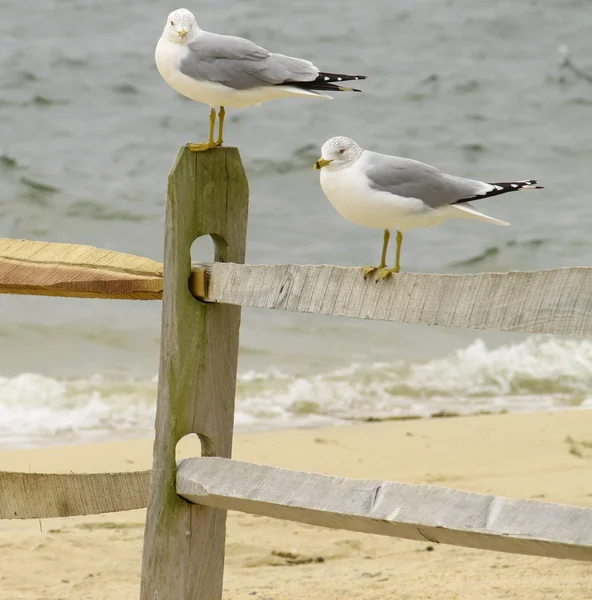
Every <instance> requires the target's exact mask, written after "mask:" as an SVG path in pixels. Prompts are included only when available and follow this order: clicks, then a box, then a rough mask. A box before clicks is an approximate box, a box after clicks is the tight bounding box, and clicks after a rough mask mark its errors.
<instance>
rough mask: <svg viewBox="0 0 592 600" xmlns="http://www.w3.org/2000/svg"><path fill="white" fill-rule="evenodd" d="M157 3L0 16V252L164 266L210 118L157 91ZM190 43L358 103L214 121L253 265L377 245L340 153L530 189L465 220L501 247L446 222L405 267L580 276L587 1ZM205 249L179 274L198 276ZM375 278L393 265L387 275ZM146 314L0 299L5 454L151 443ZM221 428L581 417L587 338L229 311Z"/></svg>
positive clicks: (427, 8)
mask: <svg viewBox="0 0 592 600" xmlns="http://www.w3.org/2000/svg"><path fill="white" fill-rule="evenodd" d="M177 7H178V5H176V4H174V3H172V2H169V1H167V2H164V1H159V2H155V1H149V2H146V1H140V0H130V1H129V2H125V3H122V2H116V1H114V0H102V1H101V2H99V1H98V0H39V1H38V2H36V3H35V5H34V6H33V5H32V6H31V7H28V9H27V11H26V12H24V11H23V10H22V6H21V5H20V4H19V3H16V2H9V1H8V0H4V1H3V0H0V33H1V34H2V35H0V236H4V237H14V238H28V239H39V240H50V241H64V242H76V243H86V244H93V245H97V246H101V247H105V248H112V249H116V250H121V251H124V252H131V253H134V254H138V255H143V256H148V257H150V258H153V259H156V260H161V259H162V245H163V209H164V197H165V186H166V176H167V173H168V170H169V168H170V165H171V163H172V160H173V158H174V155H175V153H176V150H177V148H178V147H179V146H180V145H181V144H183V143H185V142H187V141H200V140H202V139H204V137H205V135H206V125H207V111H208V109H207V107H205V106H201V105H198V104H195V103H192V102H190V101H188V100H186V99H184V98H182V97H181V96H179V95H178V94H176V93H175V92H174V91H173V90H171V89H170V88H168V87H167V86H166V84H165V83H164V82H163V81H162V80H161V78H160V76H159V75H158V73H157V71H156V68H155V66H154V60H153V52H154V46H155V44H156V41H157V39H158V37H159V35H160V32H161V30H162V27H163V25H164V20H165V18H166V15H167V14H168V12H169V11H170V10H172V9H174V8H177ZM187 7H188V8H190V9H192V10H193V11H194V12H195V14H196V16H197V18H198V21H199V22H200V24H201V26H202V27H204V28H206V29H210V30H214V31H218V32H223V33H232V34H236V35H243V36H247V37H250V38H251V39H253V40H254V41H256V42H258V43H260V44H261V45H263V46H265V47H267V48H269V49H270V50H272V51H279V52H283V53H286V54H295V55H297V56H303V57H305V58H310V59H312V60H314V61H315V62H316V63H317V64H318V65H319V66H321V67H322V68H324V69H326V70H334V71H335V70H340V69H342V70H344V71H347V72H356V73H365V74H368V75H369V77H370V78H369V79H368V80H367V81H366V82H362V84H361V86H360V87H363V89H364V93H362V94H341V95H339V96H336V97H335V99H334V100H333V101H331V102H327V101H321V100H305V99H291V100H284V101H278V102H274V103H269V104H266V105H263V106H261V107H259V108H252V109H246V110H244V111H229V112H228V118H227V123H228V125H227V128H226V143H227V144H228V145H237V146H238V147H239V148H240V150H241V155H242V158H243V161H244V163H245V167H246V170H247V174H248V176H249V181H250V190H251V201H250V221H249V238H248V254H247V260H248V261H249V262H251V263H273V262H278V263H283V262H297V263H317V264H318V263H333V264H339V265H344V266H348V265H362V264H368V263H371V262H374V261H375V260H376V259H377V258H378V254H379V252H380V246H381V233H380V232H377V231H373V230H365V229H361V228H357V227H355V226H354V225H351V224H349V223H347V222H345V221H344V220H342V219H341V217H339V215H337V214H336V213H335V212H334V211H333V209H332V207H331V206H330V205H329V203H328V202H327V200H326V199H325V198H324V196H323V195H322V192H321V191H320V188H319V186H318V179H317V178H318V174H316V173H314V172H313V171H312V164H313V162H314V160H316V158H318V156H319V149H320V146H321V145H322V143H323V142H324V141H325V140H326V139H327V138H329V137H331V136H333V135H348V136H350V137H352V138H354V139H355V140H356V141H358V143H360V144H361V145H362V146H365V147H367V148H371V149H374V150H378V151H383V152H388V153H395V154H400V155H403V156H409V157H411V158H416V159H419V160H423V161H426V162H429V163H432V164H434V165H437V166H438V167H440V168H442V169H444V170H448V171H450V172H453V173H455V174H459V175H464V176H467V177H474V178H477V179H484V180H496V179H498V180H499V179H502V180H504V179H506V178H516V179H525V178H538V179H540V180H541V182H542V183H544V185H545V186H546V189H545V190H544V191H541V192H530V193H527V192H524V193H520V194H510V195H508V196H502V197H500V198H494V199H491V200H489V201H487V202H486V203H485V202H484V203H483V204H482V205H480V207H481V208H482V209H483V210H484V211H485V212H488V213H489V214H492V215H494V216H496V217H499V218H501V219H504V220H508V221H510V222H511V223H512V225H513V226H512V227H511V228H497V227H491V226H488V225H486V224H480V223H470V222H463V221H458V222H449V223H446V224H445V225H443V226H441V227H439V228H436V229H426V230H415V231H413V232H411V233H409V235H407V236H406V239H405V244H404V247H403V257H402V260H403V268H404V269H406V270H410V271H424V272H448V273H464V272H481V271H491V270H495V271H506V270H511V269H520V270H530V269H538V268H548V267H557V266H571V265H588V264H590V261H591V260H592V235H590V232H591V231H592V203H591V202H590V200H589V197H590V192H589V188H590V186H589V185H588V179H589V176H588V173H589V165H590V160H591V159H592V129H591V128H590V125H589V123H590V120H591V118H592V84H591V83H589V82H587V81H585V80H583V79H580V78H578V77H577V76H575V75H574V74H573V73H571V72H569V71H566V70H562V69H560V68H559V65H558V52H557V48H558V46H559V45H561V44H566V45H568V46H569V48H570V49H571V51H572V54H573V59H574V61H576V62H577V63H578V65H579V66H581V67H582V68H583V69H587V70H588V71H590V72H592V47H591V44H590V36H589V32H590V28H591V26H592V13H591V12H590V10H588V8H589V7H588V3H587V1H586V0H568V1H564V0H562V1H559V0H555V1H550V0H548V1H542V0H541V1H538V2H537V1H533V2H528V3H519V4H517V3H516V2H512V1H510V0H500V1H496V2H488V1H486V0H452V1H449V2H445V3H444V2H436V1H434V0H430V1H426V2H421V3H419V2H413V1H411V0H407V1H403V2H397V3H393V2H387V1H386V0H377V1H374V2H371V3H345V4H344V3H338V2H332V1H329V2H324V3H321V4H319V3H317V2H312V1H311V0H303V1H302V2H299V3H279V4H278V3H277V2H272V1H271V0H251V1H249V2H245V1H242V2H239V1H237V0H230V1H228V2H226V3H224V4H220V3H219V2H211V1H209V0H208V1H200V2H194V3H193V4H192V5H187ZM210 257H211V249H210V248H209V247H208V246H207V245H206V244H205V243H204V244H198V245H196V248H195V253H194V258H196V259H197V258H199V259H203V260H207V259H209V258H210ZM391 260H392V257H391ZM159 327H160V303H158V302H151V303H137V302H133V303H132V302H127V303H126V302H124V301H98V300H97V301H95V300H93V301H89V300H70V299H68V300H66V299H52V298H29V297H8V296H4V297H2V296H0V447H4V448H6V447H15V446H35V445H42V444H53V443H62V442H76V441H82V440H96V439H113V438H121V437H140V436H147V435H150V433H151V431H152V423H153V415H154V405H155V395H156V380H157V365H158V344H159ZM239 372H240V378H239V385H238V394H237V428H239V429H261V428H268V427H292V426H309V425H311V426H312V425H318V424H325V423H336V422H347V420H348V419H351V418H358V417H360V418H361V417H367V416H389V415H390V416H393V415H404V414H419V415H428V414H432V413H434V412H438V411H442V410H447V411H455V412H462V413H466V412H474V411H478V410H502V409H507V410H532V409H547V408H566V407H574V406H590V404H591V402H592V400H591V392H589V391H587V390H590V389H591V386H590V383H591V381H592V345H591V343H590V342H588V341H582V340H566V339H556V338H548V337H529V336H525V335H514V334H500V333H491V332H474V331H463V330H453V329H450V330H446V329H443V328H427V327H413V326H404V325H397V324H392V323H378V322H373V323H369V322H358V321H353V320H348V319H339V318H331V317H317V316H311V315H293V314H288V313H271V312H265V311H257V310H244V311H243V325H242V329H241V353H240V364H239Z"/></svg>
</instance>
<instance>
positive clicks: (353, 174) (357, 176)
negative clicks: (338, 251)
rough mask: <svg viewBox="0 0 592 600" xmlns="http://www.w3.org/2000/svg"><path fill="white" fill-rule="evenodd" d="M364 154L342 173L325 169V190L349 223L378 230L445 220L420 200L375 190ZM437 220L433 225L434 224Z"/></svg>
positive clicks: (410, 226)
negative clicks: (365, 169)
mask: <svg viewBox="0 0 592 600" xmlns="http://www.w3.org/2000/svg"><path fill="white" fill-rule="evenodd" d="M363 165H364V158H363V155H362V156H361V157H360V158H359V159H358V160H357V161H356V162H355V163H354V164H353V165H351V166H350V167H347V168H345V169H341V170H335V169H333V170H332V169H331V167H330V166H329V167H325V168H323V169H321V188H322V189H323V192H324V193H325V195H326V196H327V198H328V199H329V202H331V204H332V205H333V207H334V208H335V210H337V212H338V213H339V214H340V215H341V216H342V217H344V218H346V219H347V220H348V221H351V222H352V223H356V224H357V225H362V226H364V227H373V228H376V229H398V230H399V231H405V230H406V229H410V228H412V227H426V226H430V225H432V224H434V225H435V224H437V222H440V221H441V220H442V218H441V217H440V216H439V215H438V214H437V213H436V211H432V210H430V209H427V210H426V208H425V206H424V204H423V203H422V202H421V201H420V200H417V199H416V198H403V197H402V196H396V195H394V194H389V193H388V192H380V191H377V190H373V189H372V188H370V186H369V185H368V180H367V178H366V175H365V174H364V172H363ZM434 220H435V221H436V222H434V223H432V222H431V221H434Z"/></svg>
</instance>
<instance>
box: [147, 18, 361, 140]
mask: <svg viewBox="0 0 592 600" xmlns="http://www.w3.org/2000/svg"><path fill="white" fill-rule="evenodd" d="M155 59H156V66H157V68H158V71H159V72H160V74H161V75H162V77H163V79H164V80H165V81H166V82H167V83H168V84H169V85H170V86H171V87H172V88H173V89H175V90H177V91H178V92H179V93H181V94H183V96H186V97H187V98H191V99H192V100H195V101H197V102H202V103H203V104H207V105H209V106H210V134H209V138H208V141H207V142H205V143H203V144H189V149H190V150H193V151H195V152H199V151H202V150H208V149H209V148H213V147H215V146H221V145H222V136H223V130H224V115H225V110H224V107H225V106H231V107H233V108H244V107H246V106H256V105H259V104H261V103H262V102H267V101H269V100H277V99H279V98H289V97H293V96H309V97H316V98H328V99H330V98H331V96H328V95H327V93H326V92H359V91H360V90H357V89H353V88H347V87H343V86H342V85H341V82H342V81H355V80H359V79H366V76H365V75H345V74H343V73H325V72H322V71H319V69H317V67H315V66H314V65H313V64H312V63H311V62H309V61H308V60H303V59H301V58H293V57H291V56H284V55H283V54H273V53H272V52H268V51H267V50H265V48H262V47H261V46H257V44H254V43H253V42H251V41H249V40H246V39H244V38H240V37H234V36H230V35H219V34H216V33H210V32H208V31H203V30H202V29H200V28H199V25H198V24H197V21H196V20H195V17H194V16H193V14H192V13H191V12H190V11H188V10H187V9H185V8H180V9H178V10H175V11H173V12H172V13H171V14H170V15H169V16H168V18H167V22H166V25H165V27H164V31H163V32H162V36H161V38H160V40H159V41H158V44H157V46H156V53H155ZM217 106H219V107H220V111H219V113H218V118H219V129H218V139H217V140H216V141H214V124H215V122H216V110H215V107H217Z"/></svg>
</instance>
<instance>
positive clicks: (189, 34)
mask: <svg viewBox="0 0 592 600" xmlns="http://www.w3.org/2000/svg"><path fill="white" fill-rule="evenodd" d="M199 30H200V29H199V25H198V24H197V21H196V20H195V17H194V15H193V13H192V12H191V11H189V10H187V9H186V8H178V9H177V10H174V11H173V12H172V13H171V14H170V15H169V16H168V18H167V21H166V24H165V26H164V31H163V32H162V35H163V37H165V38H166V39H168V41H169V42H172V43H173V44H188V43H189V42H190V41H191V40H192V39H193V38H194V36H195V34H196V33H197V32H198V31H199Z"/></svg>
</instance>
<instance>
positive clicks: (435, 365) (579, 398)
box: [0, 337, 592, 448]
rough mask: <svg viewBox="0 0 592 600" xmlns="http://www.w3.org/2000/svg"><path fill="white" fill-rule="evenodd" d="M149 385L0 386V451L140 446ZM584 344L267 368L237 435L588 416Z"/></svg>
mask: <svg viewBox="0 0 592 600" xmlns="http://www.w3.org/2000/svg"><path fill="white" fill-rule="evenodd" d="M156 388H157V381H156V378H155V377H153V378H149V379H144V380H134V379H129V380H109V379H106V378H104V377H102V376H99V375H97V376H94V377H91V378H88V379H68V380H57V379H53V378H50V377H44V376H41V375H38V374H33V373H22V374H20V375H18V376H16V377H12V378H2V377H0V447H4V448H6V447H23V446H38V445H45V444H56V443H65V442H71V441H89V440H97V439H118V438H129V437H146V436H150V435H151V434H152V429H153V419H154V409H155V398H156ZM591 388H592V343H590V342H588V341H580V340H577V341H574V340H558V339H556V338H551V337H533V338H529V339H527V340H526V341H525V342H523V343H520V344H514V345H507V346H501V347H499V348H496V349H493V350H488V349H487V347H486V346H485V344H484V343H483V341H482V340H476V341H475V342H474V343H473V344H471V345H470V346H468V347H467V348H464V349H462V350H459V351H457V352H456V353H455V354H453V355H451V356H448V357H445V358H441V359H437V360H431V361H427V362H416V363H411V362H405V361H399V362H395V363H375V364H370V365H365V364H361V363H360V364H352V365H348V366H347V367H344V368H341V369H338V370H335V371H332V372H330V373H323V374H317V375H308V376H297V375H287V374H285V373H283V372H282V371H281V370H278V369H277V368H273V367H270V369H269V370H268V371H265V372H255V371H247V372H244V373H242V374H240V375H239V378H238V386H237V413H236V427H237V429H238V430H254V429H268V428H278V427H282V428H283V427H300V426H317V425H323V424H330V423H338V422H342V421H343V420H344V419H350V418H352V417H353V418H357V417H360V418H363V417H367V416H388V415H390V416H392V415H411V414H413V415H421V416H428V415H430V414H433V413H435V412H439V411H442V410H445V411H454V412H459V413H472V412H477V411H481V410H493V411H496V410H501V409H506V410H511V411H523V410H536V409H558V408H568V407H575V406H579V407H586V408H592V394H591V393H590V392H589V391H588V390H590V389H591Z"/></svg>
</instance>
